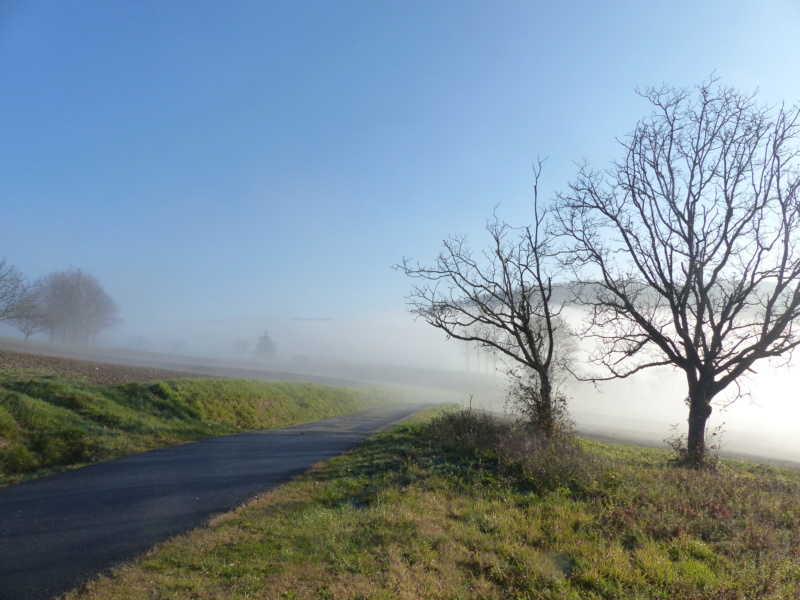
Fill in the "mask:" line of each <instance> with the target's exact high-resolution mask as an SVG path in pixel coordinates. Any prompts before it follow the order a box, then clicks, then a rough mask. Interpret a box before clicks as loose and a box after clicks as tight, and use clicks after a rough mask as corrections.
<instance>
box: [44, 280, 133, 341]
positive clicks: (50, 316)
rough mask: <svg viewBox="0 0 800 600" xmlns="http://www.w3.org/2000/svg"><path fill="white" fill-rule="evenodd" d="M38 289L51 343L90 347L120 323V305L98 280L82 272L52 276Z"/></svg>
mask: <svg viewBox="0 0 800 600" xmlns="http://www.w3.org/2000/svg"><path fill="white" fill-rule="evenodd" d="M38 285H39V294H40V302H41V307H42V313H43V318H44V322H45V324H46V326H47V329H49V331H50V340H51V341H54V340H55V341H60V342H66V343H71V344H75V343H79V344H88V343H89V342H91V341H94V339H95V336H96V335H97V333H98V332H100V331H101V330H103V329H105V328H107V327H112V326H114V325H116V324H117V323H118V322H119V317H118V316H117V313H118V311H119V309H118V308H117V304H116V302H114V300H113V299H112V298H111V296H109V295H108V294H107V293H106V292H105V290H104V289H103V286H102V285H100V282H98V281H97V279H96V278H95V277H93V276H92V275H89V274H87V273H84V272H82V271H81V270H80V269H73V268H70V269H69V270H67V271H56V272H53V273H50V274H48V275H45V276H44V277H42V279H41V280H40V281H39V283H38Z"/></svg>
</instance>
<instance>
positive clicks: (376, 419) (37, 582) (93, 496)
mask: <svg viewBox="0 0 800 600" xmlns="http://www.w3.org/2000/svg"><path fill="white" fill-rule="evenodd" d="M427 406H428V405H422V404H402V405H394V406H389V407H382V408H376V409H373V410H369V411H364V412H360V413H355V414H352V415H347V416H344V417H337V418H332V419H325V420H322V421H316V422H314V423H307V424H304V425H297V426H293V427H286V428H283V429H276V430H271V431H260V432H254V433H244V434H238V435H229V436H224V437H219V438H212V439H208V440H204V441H201V442H196V443H192V444H185V445H182V446H174V447H171V448H165V449H162V450H154V451H152V452H146V453H143V454H137V455H134V456H128V457H126V458H121V459H118V460H113V461H108V462H105V463H100V464H96V465H91V466H87V467H84V468H81V469H76V470H74V471H68V472H64V473H60V474H58V475H53V476H50V477H43V478H41V479H36V480H33V481H29V482H25V483H21V484H17V485H13V486H9V487H5V488H0V599H2V600H43V599H46V598H51V597H53V596H54V595H57V594H60V593H64V592H66V591H68V590H69V589H72V588H74V587H76V586H77V585H80V584H81V583H82V582H84V581H86V580H88V579H90V578H91V577H93V576H96V575H97V574H98V573H100V572H102V571H104V570H106V569H108V568H110V567H113V566H114V565H117V564H119V563H120V562H122V561H125V560H127V559H130V558H132V557H134V556H136V555H137V554H140V553H141V552H143V551H145V550H147V549H148V548H150V547H151V546H153V545H154V544H156V543H157V542H159V541H161V540H163V539H165V538H167V537H170V536H173V535H175V534H178V533H181V532H184V531H187V530H189V529H192V528H195V527H198V526H200V525H203V524H205V523H206V522H208V520H209V519H210V518H211V517H212V516H213V515H216V514H219V513H222V512H226V511H229V510H231V509H233V508H235V507H236V506H238V505H240V504H242V503H243V502H245V501H246V500H248V499H250V498H252V497H253V496H255V495H257V494H258V493H260V492H263V491H265V490H267V489H270V488H272V487H275V486H276V485H279V484H281V483H283V482H285V481H287V480H288V479H290V478H291V477H292V476H294V475H296V474H298V473H301V472H303V471H305V470H307V469H308V468H309V467H310V466H311V465H313V464H314V463H317V462H320V461H323V460H327V459H330V458H332V457H334V456H337V455H339V454H342V453H343V452H346V451H348V450H350V449H352V448H353V447H355V446H356V445H357V444H359V443H360V442H362V441H363V440H364V439H366V438H367V437H369V436H370V435H373V434H375V433H377V432H379V431H381V430H382V429H385V428H386V427H388V426H390V425H393V424H395V423H398V422H401V421H403V420H405V419H408V418H410V417H411V416H413V415H414V414H416V413H418V412H420V411H422V410H423V409H425V408H427Z"/></svg>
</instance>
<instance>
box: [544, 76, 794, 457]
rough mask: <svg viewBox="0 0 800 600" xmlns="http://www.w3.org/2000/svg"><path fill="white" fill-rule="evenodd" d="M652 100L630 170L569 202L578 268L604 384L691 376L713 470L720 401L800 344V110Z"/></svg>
mask: <svg viewBox="0 0 800 600" xmlns="http://www.w3.org/2000/svg"><path fill="white" fill-rule="evenodd" d="M641 95H642V96H643V97H644V98H645V99H647V100H648V101H649V102H650V103H651V104H652V106H653V108H654V112H653V113H652V115H651V116H650V117H649V118H646V119H643V120H641V121H640V122H639V123H638V125H637V127H636V129H635V130H634V131H633V133H631V134H630V135H629V136H628V137H626V138H624V139H623V140H621V141H620V144H621V146H622V151H623V158H622V159H621V160H620V161H619V162H616V163H614V164H613V165H612V166H611V168H610V169H609V170H607V171H606V172H595V171H592V170H590V169H589V168H588V167H586V166H583V167H582V168H581V170H580V173H579V175H578V178H577V180H576V181H575V182H574V183H573V184H571V186H570V190H569V191H568V192H566V193H563V194H561V195H560V198H559V202H558V204H559V206H558V212H557V214H558V215H559V221H560V225H561V231H562V233H563V235H564V236H565V238H566V239H567V240H568V244H569V248H568V253H567V254H566V255H565V258H566V259H567V260H566V261H565V264H566V265H569V266H570V267H571V268H572V270H573V274H574V277H575V280H576V281H577V283H578V285H579V288H578V292H579V296H580V299H581V300H582V302H583V304H584V305H585V306H586V307H588V309H589V317H590V319H591V322H590V326H591V327H590V329H589V330H588V331H587V333H588V334H591V335H593V336H594V338H595V339H596V341H597V342H598V345H597V351H596V353H595V354H594V355H593V357H592V358H593V361H594V363H595V364H596V365H598V366H599V367H601V369H602V370H601V371H599V372H598V373H597V377H595V379H609V378H621V377H628V376H630V375H632V374H634V373H637V372H639V371H641V370H642V369H646V368H649V367H654V366H659V365H666V366H671V367H675V368H677V369H679V370H681V371H682V372H683V374H684V375H685V377H686V382H687V385H688V395H687V398H686V403H687V405H688V408H689V419H688V424H689V428H688V440H687V448H686V453H687V458H688V460H689V461H690V462H692V463H700V462H702V461H703V459H704V458H705V453H706V448H705V435H706V426H707V421H708V418H709V416H710V415H711V412H712V405H711V402H712V400H713V399H714V398H715V396H717V394H719V393H720V392H722V391H723V390H725V389H726V388H728V386H730V385H731V384H734V385H735V386H739V381H740V377H742V376H743V375H745V374H746V373H748V372H751V371H752V370H753V365H754V363H755V362H756V361H759V360H761V359H764V358H775V357H782V358H781V360H785V361H788V359H789V357H790V356H791V353H792V350H793V349H794V348H795V347H796V346H797V345H798V344H800V332H799V331H798V324H800V145H798V139H799V138H800V108H798V107H793V108H788V107H785V106H780V107H779V108H778V109H777V111H775V110H774V109H770V108H767V107H762V106H758V105H756V102H755V94H742V93H740V92H738V91H736V90H734V89H731V88H729V87H722V86H719V87H717V82H716V80H714V79H712V80H711V81H709V82H707V83H703V84H701V85H700V86H698V87H697V88H696V89H695V90H692V89H680V88H672V87H663V88H660V89H653V88H649V89H646V90H645V91H644V92H642V93H641ZM740 393H741V392H740Z"/></svg>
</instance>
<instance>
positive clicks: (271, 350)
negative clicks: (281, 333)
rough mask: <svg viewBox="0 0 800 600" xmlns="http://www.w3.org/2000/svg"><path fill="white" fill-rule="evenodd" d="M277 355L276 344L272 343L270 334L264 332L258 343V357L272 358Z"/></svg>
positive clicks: (256, 351) (256, 352)
mask: <svg viewBox="0 0 800 600" xmlns="http://www.w3.org/2000/svg"><path fill="white" fill-rule="evenodd" d="M276 353H277V351H276V349H275V342H273V341H272V338H271V337H270V335H269V332H268V331H264V333H262V334H261V335H260V336H259V337H258V341H257V342H256V349H255V354H256V356H260V357H262V358H272V357H273V356H275V354H276Z"/></svg>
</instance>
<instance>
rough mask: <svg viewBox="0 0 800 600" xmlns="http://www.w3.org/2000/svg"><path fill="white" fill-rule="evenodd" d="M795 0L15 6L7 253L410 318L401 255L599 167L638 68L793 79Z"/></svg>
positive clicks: (167, 305)
mask: <svg viewBox="0 0 800 600" xmlns="http://www.w3.org/2000/svg"><path fill="white" fill-rule="evenodd" d="M798 32H800V3H798V2H796V1H795V0H787V1H778V0H765V1H762V2H757V3H756V2H749V1H739V0H733V1H731V0H724V1H723V0H719V1H717V0H714V1H707V2H704V1H702V0H694V1H686V0H678V1H673V2H658V3H656V2H647V1H642V0H638V1H630V2H627V1H609V2H596V1H585V2H578V1H564V2H547V3H545V2H536V1H533V0H530V1H526V2H522V1H519V2H514V1H500V2H485V1H466V0H458V1H456V0H453V1H449V2H443V1H442V2H435V1H433V2H432V1H428V0H426V1H418V2H405V1H404V2H399V1H397V2H388V1H387V2H375V1H363V2H362V1H345V0H343V1H334V0H324V1H317V2H311V1H296V0H293V1H287V2H278V1H263V2H262V1H258V2H255V1H254V2H237V1H230V2H227V1H226V2H218V1H213V2H212V1H200V0H186V1H178V0H174V1H169V0H136V1H129V2H108V1H105V0H102V1H100V0H98V1H89V0H71V1H69V2H63V1H61V0H52V1H47V0H30V1H19V2H15V1H13V0H11V1H8V0H5V1H3V0H0V208H1V209H2V210H1V211H0V256H5V258H6V259H7V260H8V261H9V262H10V263H12V264H14V265H16V266H17V267H19V268H20V269H21V270H22V271H23V272H25V273H26V274H27V275H28V276H30V277H31V278H34V279H35V278H37V277H39V276H41V275H44V274H46V273H48V272H51V271H54V270H61V269H65V268H67V267H69V266H70V265H72V266H75V267H79V268H81V269H83V270H85V271H86V272H89V273H91V274H93V275H95V276H96V277H97V278H98V279H99V280H100V282H101V283H102V284H103V285H104V287H105V288H106V291H108V292H109V294H110V295H111V296H112V297H114V298H115V299H116V300H117V301H118V303H119V304H120V306H121V309H122V313H121V316H122V317H123V318H124V319H125V320H126V323H127V324H128V326H131V324H133V325H134V326H135V324H136V323H140V322H145V321H148V320H167V321H168V320H171V319H195V320H213V319H262V318H273V319H280V318H292V317H332V318H335V319H356V318H359V316H361V315H376V314H384V313H387V314H388V313H392V314H396V313H399V312H402V311H403V309H404V299H403V296H404V294H405V293H406V292H407V291H408V289H409V282H408V281H406V280H405V278H404V277H403V276H402V275H401V274H399V273H397V272H395V271H393V270H392V269H391V268H390V267H391V265H392V264H394V263H396V262H398V261H400V260H401V258H402V257H403V256H409V257H413V258H418V259H420V260H422V261H423V262H427V261H430V260H432V259H433V258H434V257H435V255H436V254H437V252H438V248H439V245H440V242H441V240H442V238H443V237H445V236H446V235H448V234H450V233H467V234H469V236H470V239H471V240H474V243H475V245H476V247H480V245H481V243H482V240H483V238H482V237H481V233H482V227H483V224H484V222H485V220H486V218H487V217H488V216H490V215H491V212H492V209H493V208H494V206H495V205H497V204H498V203H500V209H499V212H500V215H501V216H503V217H505V218H507V219H508V220H510V221H511V222H513V223H519V224H522V223H524V222H526V221H527V220H528V219H529V217H530V210H531V193H532V189H531V183H532V178H531V171H530V165H531V162H532V161H533V160H535V159H536V156H537V155H542V156H545V155H548V156H549V157H550V158H549V161H548V162H547V164H546V169H545V172H544V175H543V184H544V185H543V188H544V190H543V192H544V194H545V195H546V196H547V195H549V194H551V193H552V192H553V191H554V190H556V189H559V188H563V187H565V186H566V185H567V183H568V182H569V180H570V178H571V177H573V176H574V174H575V171H576V169H575V166H574V164H573V161H576V160H580V159H582V158H584V157H585V158H586V159H588V160H589V161H590V162H591V163H592V164H593V165H594V166H597V167H604V166H606V165H607V164H608V162H609V160H610V159H612V158H613V157H615V156H616V155H617V146H616V142H615V141H614V138H615V137H621V136H624V135H625V134H626V133H627V132H628V131H630V130H631V129H632V128H633V127H634V125H635V123H636V120H637V119H638V118H640V117H642V116H644V115H645V114H646V113H647V111H648V110H649V109H648V107H647V105H646V103H645V102H644V101H642V100H641V99H640V98H638V97H637V96H636V95H635V94H634V91H633V90H634V88H635V87H636V86H646V85H651V84H655V85H658V84H661V83H663V82H666V83H670V84H676V85H693V84H696V83H699V82H700V81H702V80H703V79H704V78H706V77H708V75H709V74H710V73H711V72H712V71H714V70H716V73H717V74H718V75H720V76H721V77H722V78H723V83H726V84H731V85H734V86H736V87H739V88H740V89H744V90H753V89H755V88H756V87H758V88H760V89H761V98H762V100H764V101H766V102H769V103H774V102H779V101H781V100H786V101H787V102H788V103H790V104H793V103H795V102H797V101H798V99H800V68H798V67H799V66H800V34H798Z"/></svg>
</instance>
